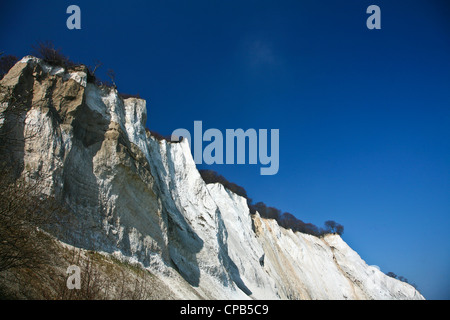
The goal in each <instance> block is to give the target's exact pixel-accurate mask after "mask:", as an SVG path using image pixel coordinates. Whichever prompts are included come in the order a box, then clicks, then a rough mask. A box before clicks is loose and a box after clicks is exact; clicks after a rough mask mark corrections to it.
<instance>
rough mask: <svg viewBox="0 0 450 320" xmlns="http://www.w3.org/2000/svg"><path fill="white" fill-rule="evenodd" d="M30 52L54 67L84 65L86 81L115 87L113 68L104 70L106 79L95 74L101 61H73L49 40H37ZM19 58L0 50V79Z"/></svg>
mask: <svg viewBox="0 0 450 320" xmlns="http://www.w3.org/2000/svg"><path fill="white" fill-rule="evenodd" d="M31 54H32V55H33V56H35V57H37V58H40V59H42V60H43V61H44V62H46V63H47V64H49V65H51V66H54V67H62V68H64V69H66V70H73V69H76V68H79V67H85V68H86V71H87V82H88V83H93V84H95V85H97V86H99V87H106V88H115V89H116V88H117V86H116V82H115V81H116V74H115V72H114V70H112V69H108V70H107V72H106V76H107V77H108V78H109V79H108V80H105V79H101V78H100V77H99V76H98V75H97V71H98V70H99V69H100V68H101V67H102V66H103V63H102V62H100V61H98V60H95V61H94V64H93V65H91V66H89V65H86V66H85V65H83V64H81V63H78V62H74V61H73V60H71V59H70V58H69V57H68V56H66V55H64V54H63V53H62V51H61V49H60V48H56V47H55V45H54V44H53V43H52V42H51V41H44V42H39V43H37V44H36V45H33V46H32V50H31ZM18 60H19V59H18V58H17V57H15V56H13V55H3V52H0V80H1V79H2V78H3V76H4V75H5V74H6V73H8V71H9V70H10V69H11V68H12V67H13V66H14V64H16V63H17V61H18ZM119 96H121V97H122V99H128V98H139V99H140V98H141V97H140V95H139V94H129V93H120V92H119Z"/></svg>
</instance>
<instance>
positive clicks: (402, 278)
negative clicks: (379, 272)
mask: <svg viewBox="0 0 450 320" xmlns="http://www.w3.org/2000/svg"><path fill="white" fill-rule="evenodd" d="M386 275H387V276H389V277H391V278H394V279H397V280H400V281H402V282H405V283H408V284H410V285H412V286H413V287H414V288H415V289H416V290H417V285H416V284H415V283H409V281H408V279H406V278H405V277H403V276H397V275H396V274H395V273H393V272H388V273H386Z"/></svg>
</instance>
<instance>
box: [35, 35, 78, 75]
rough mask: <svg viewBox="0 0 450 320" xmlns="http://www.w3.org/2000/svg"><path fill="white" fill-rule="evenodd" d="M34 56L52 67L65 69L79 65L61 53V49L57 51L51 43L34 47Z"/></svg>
mask: <svg viewBox="0 0 450 320" xmlns="http://www.w3.org/2000/svg"><path fill="white" fill-rule="evenodd" d="M32 54H33V55H34V56H36V57H38V58H40V59H42V60H44V61H45V62H46V63H48V64H49V65H52V66H58V67H63V68H65V69H67V68H70V67H74V66H75V65H77V64H76V63H74V62H72V61H71V60H70V59H69V58H68V57H66V56H65V55H64V54H62V53H61V49H56V48H55V46H54V44H53V43H52V42H50V41H46V42H39V43H38V44H37V45H35V46H33V52H32Z"/></svg>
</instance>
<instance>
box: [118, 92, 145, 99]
mask: <svg viewBox="0 0 450 320" xmlns="http://www.w3.org/2000/svg"><path fill="white" fill-rule="evenodd" d="M119 96H120V97H121V98H122V99H123V100H125V99H128V98H137V99H141V96H140V95H139V93H137V94H128V93H119Z"/></svg>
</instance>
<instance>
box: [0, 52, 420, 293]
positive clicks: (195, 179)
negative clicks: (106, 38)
mask: <svg viewBox="0 0 450 320" xmlns="http://www.w3.org/2000/svg"><path fill="white" fill-rule="evenodd" d="M1 86H2V94H3V95H5V94H12V95H13V96H16V97H20V102H21V104H22V105H23V106H25V108H24V110H23V112H21V113H20V114H19V115H17V116H11V115H10V113H9V112H8V110H11V109H12V108H13V107H14V106H15V105H17V100H18V99H16V101H14V100H9V102H4V103H3V104H2V106H1V111H2V117H1V118H0V120H1V122H0V124H1V125H2V127H1V130H3V131H2V132H5V133H7V134H8V135H9V136H10V137H13V138H14V139H13V140H14V141H16V142H15V143H11V141H12V140H9V142H8V143H7V144H5V143H4V142H3V143H4V146H3V147H4V149H2V158H3V159H2V161H9V162H11V163H13V164H14V165H15V168H16V171H18V172H23V171H26V172H27V173H29V176H30V177H35V178H36V179H37V178H39V179H41V180H40V181H41V185H42V189H43V192H44V193H46V194H48V195H54V196H55V197H56V198H57V199H58V201H60V203H62V204H63V205H64V206H66V207H67V208H68V209H69V211H70V213H71V220H70V221H71V223H70V224H69V225H64V227H63V228H64V230H63V231H64V232H62V233H58V237H59V240H60V241H62V242H65V243H68V244H70V245H73V246H77V247H80V248H84V249H91V250H97V251H101V252H105V253H108V254H112V255H115V256H117V257H121V258H123V259H128V260H131V261H135V262H139V263H140V264H142V266H143V267H145V268H148V269H149V270H151V271H152V273H154V274H156V275H157V276H158V277H159V278H160V279H161V280H162V281H164V282H165V283H166V284H167V285H168V287H169V288H171V290H173V292H174V294H175V296H177V297H179V298H180V299H183V298H189V299H197V298H204V299H249V298H250V299H423V297H422V296H421V295H420V293H418V292H417V291H416V290H415V289H414V288H413V287H412V286H410V285H408V284H406V283H403V282H400V281H398V280H395V279H392V278H390V277H387V276H385V275H384V274H383V273H382V272H381V271H379V270H378V269H377V268H374V267H371V266H368V265H367V264H366V263H365V262H364V261H363V260H362V259H361V258H360V257H359V256H358V254H357V253H356V252H354V251H353V250H352V249H351V248H349V247H348V245H347V244H346V243H345V242H344V241H343V240H342V239H341V237H340V236H338V235H328V236H325V237H324V238H317V237H314V236H311V235H306V234H302V233H298V232H297V233H294V232H292V231H291V230H286V229H283V228H281V227H279V226H278V224H277V223H276V222H275V221H274V220H266V219H262V218H261V217H260V216H259V215H258V214H255V215H250V212H249V208H248V206H247V202H246V199H244V198H242V197H240V196H238V195H236V194H234V193H232V192H230V191H229V190H227V189H225V188H224V187H223V186H222V185H220V184H210V185H206V184H205V183H204V181H203V180H202V178H201V176H200V174H199V172H198V171H197V168H196V165H195V163H194V160H193V159H192V155H191V152H190V149H189V145H188V142H187V141H182V142H180V143H169V142H166V141H164V140H163V141H158V140H156V139H154V138H153V137H152V136H151V135H150V134H149V132H147V131H146V130H145V123H146V117H147V108H146V102H145V101H144V100H141V99H136V98H129V99H125V100H123V99H122V98H121V97H120V96H119V94H118V92H117V90H115V89H112V88H106V87H98V86H96V85H94V84H92V83H88V81H87V70H86V69H85V68H84V67H77V68H75V69H71V70H65V69H63V68H59V67H52V66H49V65H47V64H45V63H44V62H43V61H41V60H39V59H37V58H34V57H30V56H29V57H25V58H24V59H22V60H21V61H20V62H19V63H17V64H16V65H15V66H14V67H13V68H12V69H11V70H10V72H9V73H8V74H7V75H6V76H5V78H4V79H3V80H2V81H1ZM3 150H5V151H3Z"/></svg>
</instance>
